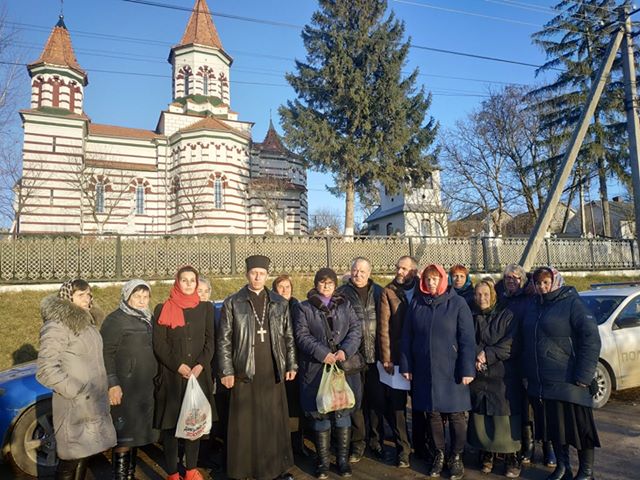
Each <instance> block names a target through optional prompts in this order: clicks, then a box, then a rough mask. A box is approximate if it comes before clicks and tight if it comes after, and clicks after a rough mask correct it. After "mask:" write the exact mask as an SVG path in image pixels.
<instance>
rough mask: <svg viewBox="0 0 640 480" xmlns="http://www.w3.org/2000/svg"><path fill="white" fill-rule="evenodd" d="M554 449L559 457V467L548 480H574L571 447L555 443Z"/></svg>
mask: <svg viewBox="0 0 640 480" xmlns="http://www.w3.org/2000/svg"><path fill="white" fill-rule="evenodd" d="M553 449H554V451H555V453H556V457H557V462H558V464H557V466H556V469H555V470H554V471H553V473H552V474H551V475H549V476H548V477H547V480H573V475H572V474H571V461H570V458H569V445H559V444H556V443H554V444H553Z"/></svg>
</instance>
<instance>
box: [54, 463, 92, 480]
mask: <svg viewBox="0 0 640 480" xmlns="http://www.w3.org/2000/svg"><path fill="white" fill-rule="evenodd" d="M88 462H89V459H88V458H79V459H77V460H59V461H58V467H57V468H56V476H55V480H84V478H85V476H86V474H87V464H88Z"/></svg>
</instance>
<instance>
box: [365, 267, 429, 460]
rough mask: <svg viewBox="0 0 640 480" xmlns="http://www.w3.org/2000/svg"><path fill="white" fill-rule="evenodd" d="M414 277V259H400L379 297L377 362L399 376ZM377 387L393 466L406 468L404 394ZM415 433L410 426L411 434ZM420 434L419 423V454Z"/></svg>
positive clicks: (417, 447) (407, 454) (387, 387)
mask: <svg viewBox="0 0 640 480" xmlns="http://www.w3.org/2000/svg"><path fill="white" fill-rule="evenodd" d="M417 274H418V262H417V261H416V259H415V258H413V257H409V256H404V257H400V259H399V260H398V262H397V263H396V278H394V279H393V281H392V282H391V283H389V285H387V286H386V287H385V288H384V290H383V291H382V295H381V297H380V316H379V323H378V332H377V339H378V345H379V346H380V361H381V362H382V366H383V367H384V369H385V370H386V371H387V373H388V374H390V375H394V374H396V375H400V373H399V372H398V371H397V370H398V367H399V366H400V343H401V340H402V324H403V322H404V317H405V314H406V312H407V308H408V306H409V304H410V303H411V299H412V298H413V294H414V292H415V287H416V284H417ZM381 388H382V391H383V392H384V399H385V408H384V417H385V418H386V419H387V423H388V424H389V426H390V427H391V429H392V430H393V437H394V440H395V444H396V453H397V459H396V460H397V465H398V467H400V468H408V467H409V454H410V453H411V446H410V445H409V439H408V437H407V418H406V410H407V392H406V391H405V390H396V389H393V388H391V387H390V386H388V385H381ZM419 423H420V422H418V424H419ZM415 430H416V429H415V423H414V428H413V431H415ZM418 430H420V429H419V428H418ZM424 433H425V429H424V422H423V427H422V441H421V444H420V445H417V446H416V449H417V450H418V449H420V448H422V450H423V452H421V453H424V450H426V448H425V436H424Z"/></svg>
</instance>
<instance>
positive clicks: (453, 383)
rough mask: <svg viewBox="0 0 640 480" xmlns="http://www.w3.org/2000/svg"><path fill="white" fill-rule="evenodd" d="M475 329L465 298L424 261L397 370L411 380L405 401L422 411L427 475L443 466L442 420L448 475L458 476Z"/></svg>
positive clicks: (443, 274) (437, 268)
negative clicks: (430, 457)
mask: <svg viewBox="0 0 640 480" xmlns="http://www.w3.org/2000/svg"><path fill="white" fill-rule="evenodd" d="M475 350H476V342H475V329H474V326H473V318H472V316H471V310H470V309H469V306H468V305H467V302H466V301H465V300H464V298H462V297H461V296H459V295H458V294H457V293H456V292H455V291H454V290H453V288H452V287H449V286H448V278H447V272H445V270H444V268H442V266H440V265H429V266H428V267H427V268H425V269H424V271H423V272H422V276H421V278H420V284H419V291H418V292H416V294H415V295H414V297H413V300H412V302H411V306H410V307H409V310H408V311H407V317H406V319H405V322H404V324H403V330H402V347H401V357H400V372H401V373H402V374H403V375H404V376H405V377H406V378H407V379H409V380H412V382H413V384H412V392H411V395H412V396H411V402H412V408H413V409H414V410H415V411H417V412H421V413H422V412H426V416H427V422H428V423H429V425H430V427H431V428H430V433H431V438H432V440H433V444H434V445H435V448H436V452H435V458H434V461H433V464H432V466H431V468H430V470H429V476H431V477H439V476H440V472H441V471H442V469H443V468H444V459H445V432H444V421H445V420H446V421H447V423H448V424H449V428H450V433H451V445H450V457H449V461H448V466H449V473H450V478H451V479H452V480H459V479H461V478H462V477H463V475H464V465H463V463H462V450H463V449H464V444H465V441H466V438H467V421H466V418H465V415H464V412H465V411H467V410H470V409H471V398H470V394H469V384H470V383H471V382H472V381H473V379H474V377H475V372H476V369H475V359H476V352H475Z"/></svg>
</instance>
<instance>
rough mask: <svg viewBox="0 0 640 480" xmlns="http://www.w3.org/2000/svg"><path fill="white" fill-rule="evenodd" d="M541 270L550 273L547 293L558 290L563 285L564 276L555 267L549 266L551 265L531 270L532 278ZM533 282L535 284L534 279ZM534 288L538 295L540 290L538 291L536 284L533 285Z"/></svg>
mask: <svg viewBox="0 0 640 480" xmlns="http://www.w3.org/2000/svg"><path fill="white" fill-rule="evenodd" d="M541 272H548V273H549V274H551V289H550V290H549V292H548V293H551V292H555V291H556V290H558V289H559V288H560V287H562V286H563V285H564V278H563V277H562V275H561V274H560V272H559V271H558V270H557V269H556V268H555V267H551V266H549V267H540V268H538V269H537V270H536V271H535V272H533V278H534V279H535V278H536V277H537V276H538V274H539V273H541ZM533 283H534V286H535V280H534V282H533ZM535 289H536V293H537V294H538V295H540V292H539V291H538V287H537V286H535Z"/></svg>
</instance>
